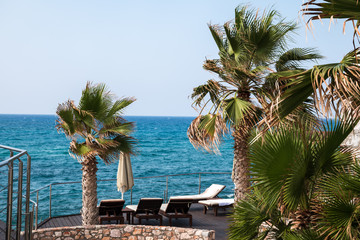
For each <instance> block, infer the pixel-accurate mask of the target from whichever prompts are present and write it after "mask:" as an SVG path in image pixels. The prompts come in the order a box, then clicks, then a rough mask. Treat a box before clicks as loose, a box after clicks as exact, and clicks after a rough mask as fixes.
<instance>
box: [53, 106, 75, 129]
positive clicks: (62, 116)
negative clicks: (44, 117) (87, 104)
mask: <svg viewBox="0 0 360 240" xmlns="http://www.w3.org/2000/svg"><path fill="white" fill-rule="evenodd" d="M56 114H57V115H58V116H59V118H58V119H57V120H56V123H57V124H56V126H55V127H56V129H57V130H58V131H63V132H64V133H65V135H67V136H72V135H74V134H75V123H74V113H73V102H72V101H71V100H69V101H67V102H64V103H62V104H59V106H58V107H57V109H56Z"/></svg>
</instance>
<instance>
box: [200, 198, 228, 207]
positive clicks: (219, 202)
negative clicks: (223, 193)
mask: <svg viewBox="0 0 360 240" xmlns="http://www.w3.org/2000/svg"><path fill="white" fill-rule="evenodd" d="M199 203H201V204H204V205H207V206H219V207H224V206H230V205H232V204H234V199H233V198H232V199H211V200H202V201H199Z"/></svg>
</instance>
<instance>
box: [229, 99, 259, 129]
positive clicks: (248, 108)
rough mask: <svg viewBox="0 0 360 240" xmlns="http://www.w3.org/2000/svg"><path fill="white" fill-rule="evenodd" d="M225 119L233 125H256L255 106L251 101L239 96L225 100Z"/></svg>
mask: <svg viewBox="0 0 360 240" xmlns="http://www.w3.org/2000/svg"><path fill="white" fill-rule="evenodd" d="M224 105H225V106H224V114H225V121H226V122H228V123H229V124H231V125H233V126H239V125H240V124H241V125H243V126H245V125H251V126H253V125H255V123H256V119H255V108H254V106H253V105H252V103H251V102H248V101H244V100H242V99H240V98H238V97H234V98H230V99H227V100H225V104H224Z"/></svg>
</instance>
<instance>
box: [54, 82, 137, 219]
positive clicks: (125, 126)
mask: <svg viewBox="0 0 360 240" xmlns="http://www.w3.org/2000/svg"><path fill="white" fill-rule="evenodd" d="M134 101H135V99H133V98H122V99H118V100H116V101H114V96H113V95H112V94H111V93H110V92H109V91H107V89H106V86H105V85H104V84H97V85H92V84H91V83H87V85H86V88H85V89H84V90H83V91H82V95H81V98H80V102H79V104H78V106H76V105H75V104H74V102H73V101H72V100H68V101H66V102H64V103H62V104H59V106H58V108H57V111H56V114H57V116H58V119H57V125H56V128H57V129H58V131H61V132H63V133H65V135H66V136H67V137H69V138H70V139H71V142H70V148H69V153H70V155H71V156H73V157H74V158H76V159H77V160H78V161H79V162H80V164H81V165H82V169H81V170H82V171H83V174H82V189H83V193H82V202H83V205H82V210H81V216H82V224H83V225H93V224H96V223H97V216H98V211H97V207H96V205H97V183H96V181H97V177H96V172H97V170H98V168H97V163H98V162H97V158H100V159H102V160H103V161H104V162H105V163H106V164H109V163H112V162H114V161H116V160H118V159H119V154H120V152H124V153H133V148H134V144H135V139H134V138H133V137H131V136H130V135H129V134H130V133H131V132H132V131H133V127H134V125H133V123H132V122H128V121H126V120H125V119H124V118H122V117H121V114H122V113H123V111H124V109H125V108H126V107H127V106H128V105H130V104H131V103H132V102H134Z"/></svg>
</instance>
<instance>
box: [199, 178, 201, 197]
mask: <svg viewBox="0 0 360 240" xmlns="http://www.w3.org/2000/svg"><path fill="white" fill-rule="evenodd" d="M200 193H201V173H199V194H200Z"/></svg>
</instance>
